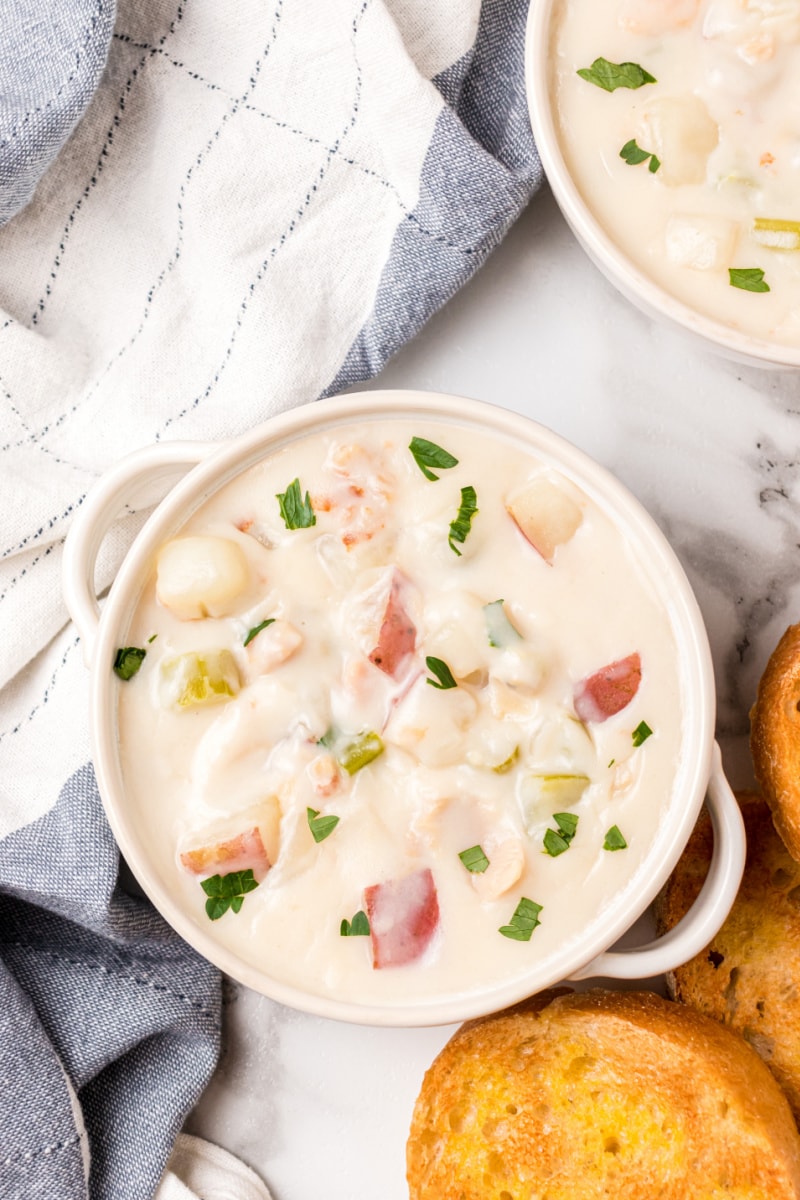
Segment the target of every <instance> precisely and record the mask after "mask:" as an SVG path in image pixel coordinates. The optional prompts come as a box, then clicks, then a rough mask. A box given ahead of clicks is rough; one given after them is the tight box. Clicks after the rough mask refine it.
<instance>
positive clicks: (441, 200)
mask: <svg viewBox="0 0 800 1200" xmlns="http://www.w3.org/2000/svg"><path fill="white" fill-rule="evenodd" d="M51 8H52V9H53V11H50V10H48V12H49V16H48V17H47V20H48V21H49V22H50V25H49V27H46V25H45V18H44V17H43V16H42V13H43V12H44V11H45V10H44V9H42V7H41V6H39V5H34V4H33V3H32V0H28V3H27V5H26V6H22V5H18V6H17V7H16V8H15V9H14V15H13V16H12V19H11V20H10V21H8V20H7V21H6V22H5V29H4V34H5V40H4V44H3V46H2V48H0V71H2V76H1V77H0V84H1V85H2V93H0V221H2V220H3V219H4V218H9V217H10V216H11V214H12V213H14V212H17V215H16V216H14V217H13V219H11V220H7V223H6V224H5V226H4V227H3V229H0V305H2V308H0V399H2V404H0V446H2V450H1V451H0V452H2V454H3V457H4V463H5V469H4V470H3V471H2V472H0V513H2V514H3V516H2V518H0V616H2V618H3V628H4V630H5V637H4V638H3V639H0V1083H1V1084H2V1087H0V1200H17V1198H19V1197H25V1200H38V1198H40V1197H41V1198H42V1200H84V1198H85V1197H91V1200H146V1198H148V1197H151V1196H152V1195H153V1194H154V1192H155V1190H156V1188H157V1185H158V1180H159V1177H160V1176H161V1173H162V1171H163V1170H164V1167H165V1164H166V1162H167V1158H168V1156H169V1152H170V1148H171V1146H172V1143H173V1141H174V1138H175V1135H176V1133H177V1131H178V1129H179V1128H180V1126H181V1123H182V1121H183V1119H184V1117H185V1116H186V1114H187V1113H188V1111H189V1110H190V1109H191V1107H192V1105H193V1104H194V1102H195V1101H196V1099H197V1097H198V1095H199V1093H200V1091H201V1090H202V1088H203V1087H204V1085H205V1084H206V1082H207V1081H208V1078H209V1077H210V1074H211V1073H212V1071H213V1069H214V1065H215V1063H216V1060H217V1056H218V1053H219V1047H220V1024H221V1004H220V980H219V977H218V975H217V973H216V972H215V971H214V970H213V969H212V968H211V967H210V966H208V964H206V963H204V962H203V961H202V960H201V959H200V958H199V957H198V956H197V955H196V954H195V953H194V952H193V951H192V950H191V949H190V948H189V947H188V946H186V945H185V944H184V943H183V942H182V941H181V940H180V939H179V938H178V937H177V935H175V934H174V933H173V932H172V931H171V930H170V929H169V928H168V927H167V926H166V925H165V923H164V922H163V921H162V920H161V919H160V917H158V915H157V914H156V913H155V912H154V911H153V910H152V908H151V907H150V906H149V905H148V903H147V902H146V901H144V900H142V899H141V898H139V897H137V896H136V895H134V894H132V891H131V890H130V889H127V888H126V887H125V886H124V883H123V882H121V877H120V872H119V857H118V851H117V849H116V847H115V844H114V841H113V838H112V835H111V833H110V830H109V828H108V825H107V823H106V821H105V817H104V815H103V811H102V807H101V804H100V798H99V796H98V792H97V787H96V783H95V779H94V775H93V772H92V768H91V766H90V764H89V745H88V733H87V723H88V718H87V715H86V714H87V709H88V704H87V680H86V675H85V672H84V670H83V668H82V665H81V663H80V661H79V652H78V640H79V639H78V638H77V636H76V633H75V630H74V628H73V627H72V626H71V625H70V624H69V623H68V621H67V618H66V614H65V612H64V609H63V605H62V602H61V600H60V592H59V570H60V557H61V546H62V543H63V539H64V536H65V534H66V532H67V530H68V528H69V524H70V520H71V516H72V514H73V513H74V511H75V510H76V509H77V508H78V507H79V506H80V504H81V502H82V499H83V497H84V495H85V493H86V491H87V490H88V488H89V487H91V485H92V483H93V481H94V480H95V478H96V477H97V476H98V475H99V474H100V473H101V472H102V471H103V470H104V469H105V468H107V467H108V466H109V465H110V464H111V463H112V462H113V461H114V459H115V458H116V457H118V456H119V455H120V454H122V453H124V452H126V451H128V450H131V449H133V448H135V447H136V446H137V445H143V444H146V443H150V442H152V441H153V440H154V439H157V438H160V437H204V438H218V437H223V436H228V435H230V434H235V433H237V432H240V431H242V430H243V429H246V428H247V427H248V426H249V425H251V424H252V423H254V422H255V421H257V420H259V419H263V418H264V417H266V416H268V415H269V414H270V413H271V412H275V411H279V410H281V409H283V408H287V407H289V406H290V405H292V404H296V403H301V402H304V401H309V400H313V399H314V398H315V397H317V396H319V395H321V394H331V393H334V392H337V391H340V390H341V389H343V388H344V387H346V386H348V385H350V384H353V383H356V382H359V381H362V380H365V379H368V378H370V377H371V376H372V375H374V374H376V373H377V372H378V371H379V370H380V369H381V367H382V366H383V364H384V363H385V362H386V360H387V359H388V358H389V356H390V355H391V354H392V353H394V352H395V351H396V350H397V349H398V348H399V347H400V346H401V345H403V344H404V343H405V342H406V341H407V340H408V339H409V338H410V337H412V336H413V335H414V333H415V332H416V331H417V330H419V329H420V328H421V326H422V325H423V324H424V323H425V321H426V320H427V319H428V318H429V317H430V316H431V315H432V313H433V312H435V311H436V309H437V308H439V307H440V305H441V304H443V303H444V302H445V301H446V300H447V298H448V297H449V296H450V295H452V294H453V293H454V292H455V291H456V290H457V289H458V288H459V287H461V286H462V285H463V284H464V283H465V282H466V281H467V280H468V279H469V278H470V277H471V276H472V274H473V273H474V272H475V271H476V270H477V269H478V267H479V266H480V265H481V264H482V263H483V262H484V261H485V259H486V257H487V255H488V254H489V253H490V252H491V250H492V249H493V248H494V247H495V246H496V245H497V244H498V242H499V241H500V239H501V238H502V236H503V235H504V233H505V232H506V230H507V229H508V227H509V226H510V224H511V223H512V222H513V221H514V219H515V218H516V217H517V216H518V215H519V213H520V212H521V211H522V209H523V207H524V206H525V204H526V203H527V201H528V199H529V197H530V196H531V194H532V193H533V192H534V191H535V189H536V188H537V187H538V186H539V184H540V183H541V180H542V173H541V167H540V164H539V161H538V157H537V155H536V151H535V147H534V145H533V141H532V137H531V132H530V126H529V123H528V117H527V108H526V103H525V94H524V76H523V44H524V26H525V19H526V15H527V14H526V10H527V5H526V3H525V2H524V0H484V2H483V3H482V4H481V3H480V2H479V0H436V3H430V0H425V2H424V3H423V2H422V0H337V2H336V3H335V4H328V3H323V2H322V0H272V3H271V5H270V6H265V5H263V3H261V2H260V0H238V3H237V7H236V20H230V19H229V16H228V13H227V8H226V6H207V5H202V4H200V3H196V2H195V0H190V2H189V3H185V4H184V3H182V2H181V0H152V3H150V4H148V5H147V6H143V5H141V4H140V3H138V2H137V0H120V3H119V5H118V13H117V21H116V29H115V32H114V35H113V39H112V41H111V45H110V50H109V54H108V65H107V69H106V71H105V74H104V75H103V77H102V79H101V81H100V83H99V85H98V86H96V85H97V81H98V72H99V69H100V66H101V64H102V62H103V60H104V58H105V55H106V50H107V48H108V42H109V30H110V21H111V15H112V10H111V7H110V5H108V4H107V3H105V2H104V0H103V2H100V0H98V3H97V4H96V5H93V4H91V3H87V4H82V3H81V0H62V2H61V3H60V4H57V5H55V6H51ZM54 13H55V15H54ZM43 30H46V34H47V36H46V37H45V36H43V34H42V31H43ZM48 41H49V42H50V45H49V47H48ZM90 96H91V97H92V98H91V100H90V99H89V97H90ZM87 105H88V107H87ZM84 109H85V112H84V116H83V118H82V120H81V121H80V122H79V124H78V125H77V127H76V128H75V129H74V132H73V133H72V135H71V136H70V137H69V140H68V142H67V143H66V145H65V146H64V148H63V150H62V152H61V154H59V155H58V156H57V157H56V158H55V159H54V161H52V162H51V163H50V165H49V166H48V163H49V162H50V160H51V159H52V158H53V155H54V154H55V152H56V151H57V149H58V147H59V146H60V145H61V144H62V142H63V141H64V139H65V138H66V137H67V136H68V135H69V134H70V130H72V128H73V126H74V125H75V122H76V120H77V119H78V117H79V116H80V113H81V111H82V110H84ZM37 179H38V180H39V183H38V187H37V188H36V191H35V193H33V189H34V187H35V185H36V182H37ZM32 193H33V199H32V200H31V201H30V203H28V204H27V207H22V206H23V205H25V203H26V201H28V200H29V198H30V196H31V194H32ZM139 520H140V518H139V517H138V516H137V515H132V516H128V517H127V518H126V520H125V521H124V522H121V523H120V525H119V528H118V530H117V531H116V533H115V535H114V536H113V537H112V538H111V545H110V548H109V549H108V552H107V553H105V554H104V555H103V556H101V560H100V562H99V564H98V586H99V588H100V589H102V588H104V587H107V586H108V585H109V583H110V582H111V581H112V579H113V577H114V573H115V570H116V566H117V564H118V562H119V557H120V555H121V554H122V553H123V552H124V549H125V546H126V545H127V544H128V543H129V541H130V537H131V536H132V534H133V532H135V528H136V526H137V523H138V522H139Z"/></svg>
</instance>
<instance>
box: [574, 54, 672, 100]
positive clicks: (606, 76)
mask: <svg viewBox="0 0 800 1200" xmlns="http://www.w3.org/2000/svg"><path fill="white" fill-rule="evenodd" d="M578 74H579V75H580V77H581V79H585V80H586V81H587V83H593V84H594V85H595V87H599V88H602V89H603V91H604V92H613V91H616V89H617V88H634V89H636V88H640V87H643V86H644V84H646V83H656V82H657V80H656V79H654V77H653V76H652V75H650V74H649V73H648V72H647V71H645V70H644V69H643V68H642V67H640V66H639V64H638V63H632V62H624V63H612V62H609V61H608V59H607V58H596V59H595V60H594V62H593V63H592V65H591V66H590V67H581V68H580V70H579V71H578Z"/></svg>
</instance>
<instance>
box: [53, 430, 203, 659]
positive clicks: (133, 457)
mask: <svg viewBox="0 0 800 1200" xmlns="http://www.w3.org/2000/svg"><path fill="white" fill-rule="evenodd" d="M218 449H219V445H218V444H215V443H208V442H159V443H157V444H156V445H154V446H146V447H143V448H142V449H141V450H135V451H134V452H133V453H132V454H128V455H126V456H125V458H122V459H120V461H119V462H118V463H115V464H114V466H113V467H111V468H110V470H108V471H106V472H105V474H104V475H102V476H101V477H100V479H99V480H98V482H97V483H96V484H95V486H94V487H93V488H92V489H91V491H90V492H89V494H88V496H87V497H86V499H85V500H84V502H83V504H82V506H81V508H80V509H79V510H78V513H77V515H76V517H75V519H74V520H73V523H72V526H71V528H70V531H69V533H68V534H67V539H66V541H65V543H64V558H63V564H62V585H63V592H64V600H65V602H66V605H67V609H68V611H69V614H70V616H71V617H72V619H73V621H74V622H75V624H76V625H77V627H78V632H79V634H80V636H81V642H82V644H83V659H84V662H85V663H86V666H87V667H89V666H91V659H92V650H93V647H94V637H95V633H96V632H97V623H98V620H99V618H100V606H99V605H98V603H97V596H96V594H95V585H94V574H95V563H96V561H97V555H98V553H99V551H100V546H101V545H102V542H103V538H104V537H105V536H106V534H107V533H108V531H109V529H110V528H111V526H112V524H113V523H114V521H115V520H116V519H117V517H118V516H119V513H120V509H121V508H122V507H123V506H124V504H125V503H126V501H128V500H130V499H131V497H132V496H134V495H135V493H136V492H137V491H139V490H141V488H142V487H143V486H144V485H145V484H148V485H151V484H153V483H157V482H158V481H159V479H162V478H164V479H166V478H167V477H173V478H174V476H175V473H176V470H180V468H181V467H186V468H187V469H189V468H190V467H193V466H196V465H197V463H199V462H202V460H203V459H204V458H207V457H208V455H209V454H210V453H211V452H212V451H214V450H218Z"/></svg>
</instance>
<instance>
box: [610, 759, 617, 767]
mask: <svg viewBox="0 0 800 1200" xmlns="http://www.w3.org/2000/svg"><path fill="white" fill-rule="evenodd" d="M616 761H617V760H616V759H615V758H612V759H611V761H610V762H609V764H608V765H609V767H613V765H614V763H615V762H616Z"/></svg>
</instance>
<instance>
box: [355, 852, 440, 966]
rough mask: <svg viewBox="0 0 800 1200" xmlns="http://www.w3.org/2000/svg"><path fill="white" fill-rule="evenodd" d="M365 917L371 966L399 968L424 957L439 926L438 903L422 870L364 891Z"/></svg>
mask: <svg viewBox="0 0 800 1200" xmlns="http://www.w3.org/2000/svg"><path fill="white" fill-rule="evenodd" d="M364 907H365V909H366V912H367V916H368V917H369V928H370V937H371V939H372V965H373V967H374V968H375V969H376V970H380V969H381V968H383V967H402V966H404V965H405V964H406V963H411V962H414V961H415V960H416V959H418V958H420V957H421V955H422V954H424V953H425V950H426V949H427V947H428V945H429V944H430V941H431V938H432V937H433V935H434V933H435V932H436V930H437V928H438V926H439V900H438V897H437V895H436V885H435V884H434V882H433V875H432V874H431V871H430V870H429V869H428V868H427V867H426V868H424V869H423V870H421V871H415V872H414V874H413V875H406V876H405V877H404V878H403V879H390V880H387V882H386V883H376V884H373V886H372V887H368V888H365V889H364Z"/></svg>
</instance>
